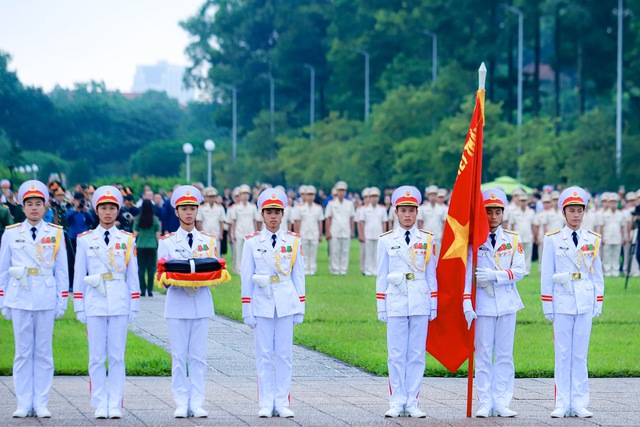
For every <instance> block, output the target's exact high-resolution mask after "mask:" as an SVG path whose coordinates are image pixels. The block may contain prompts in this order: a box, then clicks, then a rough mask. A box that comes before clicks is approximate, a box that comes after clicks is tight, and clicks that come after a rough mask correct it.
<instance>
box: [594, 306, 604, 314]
mask: <svg viewBox="0 0 640 427" xmlns="http://www.w3.org/2000/svg"><path fill="white" fill-rule="evenodd" d="M601 314H602V307H598V306H595V307H594V308H593V317H600V315H601Z"/></svg>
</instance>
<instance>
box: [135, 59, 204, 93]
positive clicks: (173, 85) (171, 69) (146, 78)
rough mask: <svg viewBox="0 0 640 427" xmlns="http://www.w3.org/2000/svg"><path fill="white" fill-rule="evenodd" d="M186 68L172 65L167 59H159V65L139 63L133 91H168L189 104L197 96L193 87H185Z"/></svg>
mask: <svg viewBox="0 0 640 427" xmlns="http://www.w3.org/2000/svg"><path fill="white" fill-rule="evenodd" d="M184 72H185V68H184V67H181V66H180V65H172V64H169V63H168V62H167V61H158V64H157V65H138V66H137V67H136V75H135V77H134V79H133V87H132V88H131V91H132V92H133V93H144V92H146V91H148V90H157V91H159V92H166V93H167V95H168V96H169V97H170V98H175V99H177V100H178V102H179V103H180V104H187V103H188V102H189V101H192V100H193V99H194V97H195V92H194V90H193V89H191V88H189V89H187V88H185V87H184V83H183V81H182V78H183V76H184Z"/></svg>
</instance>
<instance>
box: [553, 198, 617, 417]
mask: <svg viewBox="0 0 640 427" xmlns="http://www.w3.org/2000/svg"><path fill="white" fill-rule="evenodd" d="M588 202H589V195H588V194H587V192H586V191H584V190H583V189H582V188H580V187H569V188H567V189H566V190H564V191H563V192H562V194H561V195H560V199H559V200H558V206H559V207H560V208H561V209H562V211H563V212H564V215H565V218H566V220H567V225H566V227H564V228H563V229H562V230H557V231H552V232H550V233H548V234H547V236H546V237H545V242H544V252H543V253H542V273H541V277H540V282H541V294H542V311H543V312H544V316H545V317H546V318H547V320H549V321H551V322H553V336H554V348H555V375H554V376H555V385H556V388H555V393H556V402H555V408H556V409H555V410H554V411H553V412H552V413H551V417H552V418H562V417H567V416H576V417H581V418H589V417H592V416H593V413H592V412H590V411H589V410H588V409H587V408H588V407H589V372H588V369H587V356H588V353H589V338H590V336H591V323H592V320H593V318H594V317H598V316H600V314H601V313H602V301H603V299H604V279H603V274H602V263H601V261H600V256H598V254H599V251H600V242H601V239H600V235H598V234H597V233H595V232H593V231H586V230H583V229H581V228H580V224H581V222H582V218H583V216H584V209H585V206H587V203H588Z"/></svg>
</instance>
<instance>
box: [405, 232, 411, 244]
mask: <svg viewBox="0 0 640 427" xmlns="http://www.w3.org/2000/svg"><path fill="white" fill-rule="evenodd" d="M404 241H405V242H407V245H408V244H409V242H410V241H411V233H410V232H409V230H407V231H406V232H405V233H404Z"/></svg>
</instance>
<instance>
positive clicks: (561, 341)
mask: <svg viewBox="0 0 640 427" xmlns="http://www.w3.org/2000/svg"><path fill="white" fill-rule="evenodd" d="M592 320H593V319H592V314H591V313H584V314H577V315H573V314H556V315H555V320H554V322H553V335H554V348H555V355H556V357H555V359H556V365H555V371H554V376H555V381H556V408H565V409H569V408H571V409H578V408H587V407H589V371H588V370H587V355H588V353H589V338H590V337H591V322H592Z"/></svg>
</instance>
